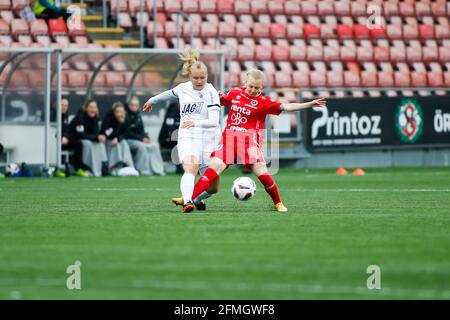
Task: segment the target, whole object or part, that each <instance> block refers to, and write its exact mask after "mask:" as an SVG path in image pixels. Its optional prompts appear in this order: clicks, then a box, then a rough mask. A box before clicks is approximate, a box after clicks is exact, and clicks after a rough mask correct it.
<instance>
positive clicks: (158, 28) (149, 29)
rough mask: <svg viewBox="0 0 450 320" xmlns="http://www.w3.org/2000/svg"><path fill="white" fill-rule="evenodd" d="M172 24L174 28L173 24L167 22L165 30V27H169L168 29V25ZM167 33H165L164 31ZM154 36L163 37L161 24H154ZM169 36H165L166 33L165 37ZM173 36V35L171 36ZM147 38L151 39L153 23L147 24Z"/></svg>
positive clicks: (168, 35)
mask: <svg viewBox="0 0 450 320" xmlns="http://www.w3.org/2000/svg"><path fill="white" fill-rule="evenodd" d="M171 23H172V24H173V26H175V23H174V22H172V21H168V22H167V24H166V29H167V27H168V26H169V29H170V24H171ZM166 32H167V31H166ZM156 35H157V36H158V37H162V36H163V35H164V27H163V25H162V24H161V23H159V22H157V23H156ZM170 36H171V35H170V34H167V33H166V37H170ZM172 36H173V35H172ZM147 37H148V38H149V39H153V21H149V22H148V23H147Z"/></svg>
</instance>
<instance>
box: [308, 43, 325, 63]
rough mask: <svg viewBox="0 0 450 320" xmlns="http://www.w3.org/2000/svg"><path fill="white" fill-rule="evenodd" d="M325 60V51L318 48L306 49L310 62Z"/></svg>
mask: <svg viewBox="0 0 450 320" xmlns="http://www.w3.org/2000/svg"><path fill="white" fill-rule="evenodd" d="M322 59H323V49H322V48H320V47H316V46H307V47H306V60H308V61H320V60H322Z"/></svg>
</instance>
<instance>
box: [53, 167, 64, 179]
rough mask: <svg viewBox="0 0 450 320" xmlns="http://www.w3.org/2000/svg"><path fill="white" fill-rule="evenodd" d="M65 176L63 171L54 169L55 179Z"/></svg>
mask: <svg viewBox="0 0 450 320" xmlns="http://www.w3.org/2000/svg"><path fill="white" fill-rule="evenodd" d="M65 176H66V174H65V173H64V172H63V171H61V170H59V169H56V171H55V177H58V178H64V177H65Z"/></svg>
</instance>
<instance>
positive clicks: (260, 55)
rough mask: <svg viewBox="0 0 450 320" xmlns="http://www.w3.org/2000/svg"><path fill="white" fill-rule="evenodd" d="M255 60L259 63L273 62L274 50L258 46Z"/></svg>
mask: <svg viewBox="0 0 450 320" xmlns="http://www.w3.org/2000/svg"><path fill="white" fill-rule="evenodd" d="M255 60H257V61H270V60H272V48H271V47H267V46H264V45H257V46H256V48H255Z"/></svg>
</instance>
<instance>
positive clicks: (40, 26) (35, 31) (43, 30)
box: [30, 19, 48, 37]
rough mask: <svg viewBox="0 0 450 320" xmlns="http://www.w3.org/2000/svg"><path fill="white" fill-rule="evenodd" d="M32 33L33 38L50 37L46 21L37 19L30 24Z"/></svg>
mask: <svg viewBox="0 0 450 320" xmlns="http://www.w3.org/2000/svg"><path fill="white" fill-rule="evenodd" d="M30 33H31V35H32V36H34V37H35V36H38V35H48V26H47V23H46V22H45V20H44V19H37V20H34V21H32V22H31V23H30Z"/></svg>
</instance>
